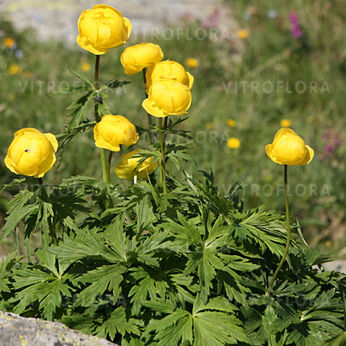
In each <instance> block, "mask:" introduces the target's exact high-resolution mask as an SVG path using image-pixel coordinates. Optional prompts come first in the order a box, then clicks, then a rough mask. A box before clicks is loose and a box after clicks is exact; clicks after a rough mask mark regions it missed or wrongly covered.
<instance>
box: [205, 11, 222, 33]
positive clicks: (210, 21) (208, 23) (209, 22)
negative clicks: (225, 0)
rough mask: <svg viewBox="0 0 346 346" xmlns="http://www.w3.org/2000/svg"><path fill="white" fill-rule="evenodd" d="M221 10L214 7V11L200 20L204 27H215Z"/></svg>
mask: <svg viewBox="0 0 346 346" xmlns="http://www.w3.org/2000/svg"><path fill="white" fill-rule="evenodd" d="M220 14H221V11H220V9H218V8H215V9H214V11H213V12H212V13H211V14H210V15H209V16H208V17H207V18H206V19H205V20H203V22H202V26H203V27H204V28H216V27H217V26H218V24H219V20H220Z"/></svg>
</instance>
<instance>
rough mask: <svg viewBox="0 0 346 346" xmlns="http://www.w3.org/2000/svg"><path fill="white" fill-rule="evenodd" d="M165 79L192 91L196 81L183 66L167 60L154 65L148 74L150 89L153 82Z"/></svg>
mask: <svg viewBox="0 0 346 346" xmlns="http://www.w3.org/2000/svg"><path fill="white" fill-rule="evenodd" d="M163 79H171V80H174V81H177V82H179V83H182V84H184V85H186V86H188V87H189V88H190V89H191V88H192V86H193V81H194V78H193V76H192V74H190V73H189V72H186V71H185V68H184V66H183V65H181V64H179V63H178V62H176V61H172V60H165V61H161V62H159V63H157V64H155V65H152V66H151V67H150V68H149V69H148V71H147V73H146V80H147V86H148V87H150V86H151V84H152V83H153V82H155V81H158V80H163Z"/></svg>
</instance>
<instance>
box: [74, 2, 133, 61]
mask: <svg viewBox="0 0 346 346" xmlns="http://www.w3.org/2000/svg"><path fill="white" fill-rule="evenodd" d="M78 30H79V35H78V37H77V43H78V44H79V45H80V46H81V47H82V48H83V49H85V50H87V51H89V52H91V53H93V54H95V55H102V54H105V53H107V52H108V49H109V48H114V47H118V46H121V45H122V44H124V43H125V42H126V41H127V40H128V38H129V36H130V33H131V22H130V21H129V20H128V19H127V18H125V17H123V15H122V14H121V13H120V12H119V11H117V10H116V9H115V8H113V7H111V6H108V5H95V6H94V7H93V9H88V10H85V11H83V12H82V14H81V15H80V17H79V20H78Z"/></svg>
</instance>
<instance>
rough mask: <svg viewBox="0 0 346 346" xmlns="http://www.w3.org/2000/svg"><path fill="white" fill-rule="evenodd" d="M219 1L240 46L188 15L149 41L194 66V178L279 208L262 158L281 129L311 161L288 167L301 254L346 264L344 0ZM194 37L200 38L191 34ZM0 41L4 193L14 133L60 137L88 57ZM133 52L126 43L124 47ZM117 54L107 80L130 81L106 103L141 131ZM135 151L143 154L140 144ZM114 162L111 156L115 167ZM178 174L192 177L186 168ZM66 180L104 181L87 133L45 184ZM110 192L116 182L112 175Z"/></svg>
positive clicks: (34, 42) (278, 191) (88, 70)
mask: <svg viewBox="0 0 346 346" xmlns="http://www.w3.org/2000/svg"><path fill="white" fill-rule="evenodd" d="M225 3H226V5H227V6H230V7H231V10H232V11H233V15H234V16H235V19H236V20H237V22H238V25H239V28H240V30H239V31H238V32H237V35H238V41H240V44H237V45H235V44H234V42H233V40H231V39H229V38H228V37H227V35H225V34H224V33H223V32H222V31H216V30H215V27H216V22H217V20H218V10H217V9H216V10H215V11H214V12H213V13H211V15H210V17H209V18H207V20H206V21H205V22H202V21H199V20H194V19H193V18H191V17H190V16H189V15H186V16H184V17H183V18H181V21H180V22H179V23H176V27H177V28H181V27H183V28H184V29H185V30H187V31H188V32H189V33H190V34H189V35H179V36H177V37H175V36H174V35H173V36H172V37H170V39H167V37H163V36H162V37H159V36H157V37H155V39H154V40H149V38H148V41H153V42H155V43H158V44H160V45H161V47H162V49H163V51H164V53H165V58H168V59H171V60H176V61H179V62H181V63H183V64H184V65H185V66H186V63H187V61H186V59H187V58H194V59H197V60H195V61H194V62H195V65H196V66H194V67H193V66H192V65H190V66H191V67H187V69H188V70H189V71H190V72H191V73H192V74H193V75H194V76H195V84H194V87H193V90H192V92H193V104H192V106H191V108H190V111H189V119H188V120H187V121H186V122H185V123H184V125H183V126H184V128H185V129H187V130H191V131H192V133H193V135H194V140H195V143H196V145H195V146H194V147H193V148H192V152H191V153H192V154H193V157H194V158H195V160H196V162H197V166H198V169H201V170H206V171H209V170H210V169H212V170H213V172H214V175H215V180H216V183H217V185H218V186H219V187H220V189H223V190H224V191H225V192H227V190H228V188H229V187H230V186H231V185H232V184H233V183H235V182H236V181H240V182H241V183H242V184H243V190H242V192H241V194H242V196H243V197H244V200H245V203H246V206H247V207H249V208H253V207H258V206H259V205H261V204H264V205H265V207H266V208H267V209H278V210H282V209H283V198H282V194H283V192H282V188H280V186H281V187H282V169H281V167H280V166H278V165H276V164H274V163H272V162H271V161H270V160H269V159H268V158H267V157H266V154H265V150H264V146H265V145H266V144H268V143H270V142H272V139H273V136H274V134H275V132H276V131H277V130H278V129H279V128H280V126H281V125H283V126H287V125H289V126H290V127H291V128H293V129H294V130H295V131H296V132H297V133H298V134H299V135H300V136H301V137H303V138H304V139H305V141H306V143H307V144H309V145H310V146H311V147H313V148H314V149H315V155H316V156H315V159H314V160H313V161H312V163H311V164H310V165H308V166H305V167H298V166H293V167H290V169H289V180H290V189H291V197H290V200H291V205H292V215H294V216H295V217H297V218H298V220H299V223H300V224H301V226H302V230H303V233H304V236H305V238H306V240H307V241H308V243H309V244H311V245H313V246H318V247H319V248H320V249H321V250H322V251H325V252H328V253H330V254H332V255H333V256H337V257H345V255H346V254H345V232H344V229H345V215H344V209H345V192H344V191H345V176H346V175H345V170H344V168H345V167H344V165H345V163H344V160H343V159H344V157H345V145H344V142H345V130H344V129H345V116H344V110H345V100H346V98H345V93H344V90H345V89H344V87H345V85H344V82H345V74H346V47H345V40H344V18H345V14H346V13H345V7H344V6H343V5H344V4H343V2H342V1H341V0H334V1H325V0H316V1H306V2H303V1H283V2H280V4H278V2H277V1H271V0H265V1H264V0H258V1H225ZM201 27H202V28H203V29H204V32H206V33H207V35H203V38H201V35H193V33H196V32H200V31H199V30H200V29H201ZM172 30H174V28H172ZM191 33H192V34H191ZM0 40H1V41H0V74H1V84H0V117H1V123H0V124H1V125H0V126H1V137H0V158H1V164H0V183H1V184H4V183H8V182H10V181H11V180H12V179H13V178H15V176H14V175H13V174H11V173H10V172H9V171H8V170H7V168H6V167H5V165H4V163H3V159H4V157H5V155H6V150H7V147H8V145H9V144H10V142H11V140H12V136H13V132H14V131H16V130H18V129H20V128H23V127H35V128H38V129H39V130H41V131H44V132H52V133H54V134H59V133H62V132H63V130H64V124H65V123H66V119H67V117H66V116H67V114H68V112H67V111H66V108H67V106H68V105H69V104H70V103H71V101H72V99H73V96H71V95H59V96H57V95H54V92H57V91H62V90H64V89H65V88H66V86H67V85H68V83H71V82H73V81H74V78H73V76H72V74H71V73H70V71H69V69H68V66H70V67H72V68H73V69H75V70H77V71H79V72H81V73H85V74H86V75H87V76H88V77H89V78H90V79H92V78H93V64H94V56H92V55H91V54H88V53H87V52H82V51H81V50H80V49H78V47H77V45H75V46H73V47H69V46H66V45H65V44H64V42H57V41H49V42H40V41H39V40H38V39H37V38H36V34H35V32H33V31H32V30H30V29H28V30H24V31H21V32H16V31H15V30H14V29H13V26H12V25H11V23H9V22H7V21H6V20H5V19H2V20H1V21H0ZM11 40H12V41H11ZM135 43H137V41H136V39H135V38H132V39H131V40H130V41H129V42H128V45H131V44H135ZM123 49H124V47H120V48H117V49H112V50H111V51H110V52H109V54H107V55H105V56H102V58H101V80H102V81H103V82H105V81H107V80H110V79H120V80H129V81H130V82H131V84H128V85H125V86H124V87H123V88H121V89H115V90H116V91H115V92H114V93H113V94H110V95H109V98H108V100H107V102H109V104H110V105H111V109H112V111H113V114H122V115H125V116H127V117H128V118H129V119H131V121H133V122H134V123H135V124H137V125H139V126H142V127H145V126H146V123H147V118H146V116H145V113H144V111H143V109H142V107H141V102H142V100H143V98H144V95H143V93H144V90H143V80H142V75H141V74H138V75H135V76H131V77H128V76H126V75H125V74H124V72H123V69H122V67H121V65H120V62H119V57H120V54H121V52H122V51H123ZM282 121H283V122H282ZM230 137H234V138H237V139H238V140H239V142H240V146H239V147H237V148H230V147H229V146H227V141H228V139H229V138H230ZM138 144H139V145H138V146H144V145H145V140H144V139H142V140H140V141H139V143H138ZM236 146H237V145H236ZM119 159H120V157H119V156H117V155H116V158H115V162H114V164H115V163H116V161H118V160H119ZM186 169H187V170H189V171H191V172H192V171H197V167H196V166H195V165H194V164H193V163H189V164H187V165H186ZM174 174H179V172H174ZM71 175H91V176H100V177H101V168H100V164H99V153H98V151H97V150H96V149H95V147H94V143H93V138H92V133H86V134H84V135H81V136H78V137H77V138H75V139H74V140H73V141H72V143H71V145H70V147H69V148H68V150H67V151H66V152H65V154H64V156H63V160H62V161H61V162H59V164H58V165H56V166H55V168H54V169H53V170H52V171H50V172H49V173H48V174H47V175H46V177H45V181H46V182H47V183H59V182H60V181H61V180H62V178H64V177H69V176H71ZM112 182H113V183H119V180H118V179H117V177H116V176H115V174H113V176H112ZM278 185H279V187H278ZM13 193H15V191H13ZM10 198H11V194H10V193H8V192H6V193H5V192H3V193H2V194H1V195H0V208H1V214H0V227H1V225H2V224H3V219H4V215H5V213H6V207H7V203H8V201H9V199H10ZM11 241H13V239H12V240H11V239H10V240H9V241H8V242H7V244H5V247H6V249H9V248H11V244H10V243H9V242H11ZM0 246H4V245H3V244H2V245H0ZM6 249H5V250H4V249H2V251H7V250H6Z"/></svg>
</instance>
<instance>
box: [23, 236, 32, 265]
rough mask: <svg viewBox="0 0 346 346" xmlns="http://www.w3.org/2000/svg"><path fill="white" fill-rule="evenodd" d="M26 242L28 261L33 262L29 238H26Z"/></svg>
mask: <svg viewBox="0 0 346 346" xmlns="http://www.w3.org/2000/svg"><path fill="white" fill-rule="evenodd" d="M24 243H25V246H26V254H27V256H28V262H29V263H31V248H30V241H29V238H25V240H24Z"/></svg>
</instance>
